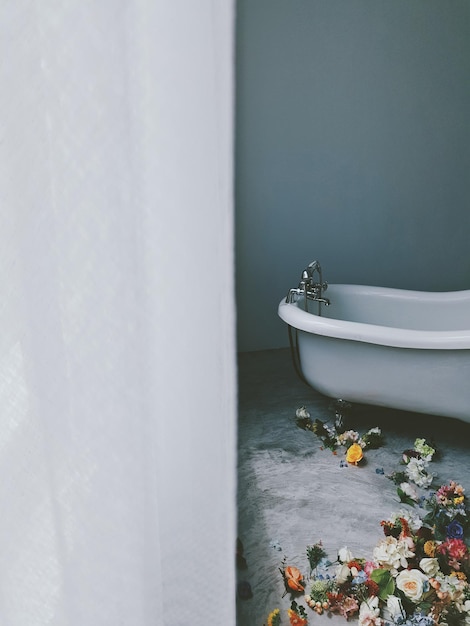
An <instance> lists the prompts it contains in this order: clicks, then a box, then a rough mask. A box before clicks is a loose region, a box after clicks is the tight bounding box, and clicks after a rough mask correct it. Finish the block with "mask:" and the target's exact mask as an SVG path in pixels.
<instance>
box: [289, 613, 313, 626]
mask: <svg viewBox="0 0 470 626" xmlns="http://www.w3.org/2000/svg"><path fill="white" fill-rule="evenodd" d="M287 615H288V616H289V621H290V623H291V626H307V624H308V620H307V619H306V618H304V617H301V616H300V615H299V614H298V613H296V612H295V611H293V610H292V609H287Z"/></svg>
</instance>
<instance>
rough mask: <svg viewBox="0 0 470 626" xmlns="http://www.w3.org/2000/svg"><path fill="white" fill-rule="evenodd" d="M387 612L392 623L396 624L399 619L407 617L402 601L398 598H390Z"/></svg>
mask: <svg viewBox="0 0 470 626" xmlns="http://www.w3.org/2000/svg"><path fill="white" fill-rule="evenodd" d="M387 611H388V614H389V615H390V619H391V621H392V622H395V621H396V619H397V618H398V617H401V618H403V617H405V612H404V611H403V606H402V604H401V600H400V598H398V597H397V596H388V598H387Z"/></svg>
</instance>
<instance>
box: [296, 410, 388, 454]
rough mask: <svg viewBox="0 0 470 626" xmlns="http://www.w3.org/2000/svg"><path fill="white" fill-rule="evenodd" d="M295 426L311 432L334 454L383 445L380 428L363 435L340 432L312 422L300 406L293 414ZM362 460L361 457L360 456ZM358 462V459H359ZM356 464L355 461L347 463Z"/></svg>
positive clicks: (353, 432) (325, 423)
mask: <svg viewBox="0 0 470 626" xmlns="http://www.w3.org/2000/svg"><path fill="white" fill-rule="evenodd" d="M295 416H296V424H297V426H299V428H302V429H304V430H310V431H312V432H313V433H314V434H315V435H317V437H318V438H319V439H320V440H321V441H322V443H323V446H324V447H325V448H327V449H329V450H332V451H333V452H334V453H336V450H337V448H341V447H343V448H348V449H349V448H351V447H353V449H354V450H355V453H354V454H355V456H356V457H357V456H358V452H356V450H359V449H360V450H367V449H374V448H379V447H380V446H382V445H383V436H382V431H381V430H380V428H378V427H377V426H375V427H374V428H371V429H369V430H368V431H367V432H366V433H365V434H364V435H362V436H361V435H360V434H359V433H358V432H357V431H355V430H346V431H340V430H339V429H338V426H336V425H335V426H333V425H331V424H329V423H328V422H324V421H322V420H320V419H316V420H315V421H313V420H312V419H311V418H310V413H309V412H308V411H307V409H306V407H304V406H302V407H300V408H299V409H297V411H296V412H295ZM361 459H362V455H361ZM359 460H360V459H359ZM348 462H353V463H357V461H348Z"/></svg>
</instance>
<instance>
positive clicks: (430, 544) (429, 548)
mask: <svg viewBox="0 0 470 626" xmlns="http://www.w3.org/2000/svg"><path fill="white" fill-rule="evenodd" d="M423 550H424V554H425V555H426V556H430V557H431V558H433V557H434V556H435V554H436V543H435V542H434V541H426V543H425V544H424V546H423Z"/></svg>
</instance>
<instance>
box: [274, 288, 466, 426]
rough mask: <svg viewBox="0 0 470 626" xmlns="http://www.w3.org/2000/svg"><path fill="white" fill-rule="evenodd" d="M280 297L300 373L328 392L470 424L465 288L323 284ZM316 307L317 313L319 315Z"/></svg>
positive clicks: (281, 308) (350, 398)
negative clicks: (317, 294) (323, 295)
mask: <svg viewBox="0 0 470 626" xmlns="http://www.w3.org/2000/svg"><path fill="white" fill-rule="evenodd" d="M327 295H328V299H329V301H330V305H329V306H325V305H324V304H320V303H318V302H315V301H308V310H307V311H306V310H305V309H304V307H305V299H304V297H300V298H298V299H297V301H296V302H295V301H294V302H290V303H288V302H287V301H286V300H283V301H282V302H281V303H280V304H279V308H278V313H279V316H280V317H281V319H282V320H283V321H284V322H286V324H288V326H289V327H290V328H291V330H292V331H293V333H294V334H295V343H296V350H297V351H298V359H299V365H300V369H301V374H302V375H303V377H304V378H305V380H306V381H307V382H308V384H309V385H311V386H312V387H313V388H314V389H316V390H318V391H320V392H321V393H323V394H324V395H326V396H330V397H332V398H336V399H343V400H347V401H349V402H358V403H361V404H372V405H377V406H384V407H390V408H396V409H404V410H409V411H417V412H420V413H427V414H431V415H442V416H449V417H454V418H458V419H461V420H463V421H466V422H470V290H467V291H455V292H442V293H440V292H421V291H409V290H401V289H391V288H384V287H368V286H364V285H340V284H333V285H329V286H328V291H327ZM319 307H321V315H319V314H318V312H319Z"/></svg>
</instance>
